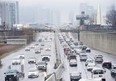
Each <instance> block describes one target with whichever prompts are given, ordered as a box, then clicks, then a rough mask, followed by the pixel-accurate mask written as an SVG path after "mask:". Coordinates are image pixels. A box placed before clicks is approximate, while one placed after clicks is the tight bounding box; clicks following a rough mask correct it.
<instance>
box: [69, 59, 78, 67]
mask: <svg viewBox="0 0 116 81" xmlns="http://www.w3.org/2000/svg"><path fill="white" fill-rule="evenodd" d="M69 65H70V66H77V60H76V59H70V60H69Z"/></svg>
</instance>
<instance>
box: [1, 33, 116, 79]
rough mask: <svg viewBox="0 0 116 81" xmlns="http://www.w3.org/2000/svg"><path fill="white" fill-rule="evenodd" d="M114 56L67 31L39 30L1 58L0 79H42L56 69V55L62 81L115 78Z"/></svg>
mask: <svg viewBox="0 0 116 81" xmlns="http://www.w3.org/2000/svg"><path fill="white" fill-rule="evenodd" d="M55 35H57V38H58V39H57V38H55ZM55 45H57V48H56V47H55ZM56 50H57V52H56ZM58 51H59V52H58ZM56 53H59V54H60V55H58V58H57V54H56ZM115 58H116V57H115V56H114V57H113V55H111V56H110V57H109V56H108V55H107V54H106V53H103V52H100V51H96V50H94V49H92V48H90V47H88V46H86V45H84V44H83V42H80V41H77V39H76V38H74V37H73V36H72V34H71V33H58V34H54V33H53V32H52V33H51V32H40V33H37V38H36V40H35V41H34V42H33V43H31V44H30V45H28V46H26V47H23V48H22V49H21V50H18V51H16V52H14V53H12V54H10V55H9V56H7V57H5V58H3V59H1V61H0V62H1V64H2V66H1V68H0V75H1V76H0V79H1V81H45V77H46V76H47V75H49V74H52V73H54V72H55V71H56V69H55V68H54V67H55V64H56V61H57V60H56V59H60V60H61V63H63V67H64V71H63V73H62V74H60V75H61V78H62V79H61V80H62V81H115V77H116V65H115Z"/></svg>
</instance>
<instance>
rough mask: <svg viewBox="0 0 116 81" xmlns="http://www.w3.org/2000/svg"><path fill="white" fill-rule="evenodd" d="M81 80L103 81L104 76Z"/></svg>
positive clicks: (82, 80)
mask: <svg viewBox="0 0 116 81" xmlns="http://www.w3.org/2000/svg"><path fill="white" fill-rule="evenodd" d="M79 81H102V78H94V79H93V78H89V79H80V80H79Z"/></svg>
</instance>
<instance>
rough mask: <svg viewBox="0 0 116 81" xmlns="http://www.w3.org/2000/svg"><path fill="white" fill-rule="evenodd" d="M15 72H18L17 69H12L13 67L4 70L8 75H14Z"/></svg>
mask: <svg viewBox="0 0 116 81" xmlns="http://www.w3.org/2000/svg"><path fill="white" fill-rule="evenodd" d="M17 72H18V71H17V70H13V69H12V70H11V69H10V70H8V71H7V72H6V74H8V75H14V74H17Z"/></svg>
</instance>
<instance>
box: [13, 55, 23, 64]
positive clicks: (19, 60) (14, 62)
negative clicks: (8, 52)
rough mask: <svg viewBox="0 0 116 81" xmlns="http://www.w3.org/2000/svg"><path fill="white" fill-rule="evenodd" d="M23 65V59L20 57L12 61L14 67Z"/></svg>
mask: <svg viewBox="0 0 116 81" xmlns="http://www.w3.org/2000/svg"><path fill="white" fill-rule="evenodd" d="M20 64H21V59H20V58H18V57H15V58H13V60H12V65H20Z"/></svg>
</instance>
